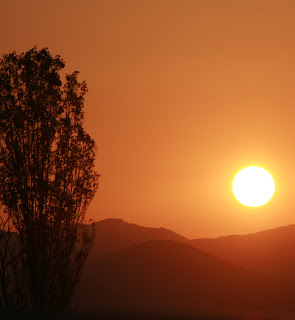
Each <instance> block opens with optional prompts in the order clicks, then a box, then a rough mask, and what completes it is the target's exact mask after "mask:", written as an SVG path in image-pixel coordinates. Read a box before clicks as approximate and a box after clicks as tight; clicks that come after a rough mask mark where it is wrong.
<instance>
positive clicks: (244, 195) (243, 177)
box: [232, 166, 275, 207]
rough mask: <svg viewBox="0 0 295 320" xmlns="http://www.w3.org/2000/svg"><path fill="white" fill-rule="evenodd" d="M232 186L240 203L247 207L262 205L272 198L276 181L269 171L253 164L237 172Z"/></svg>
mask: <svg viewBox="0 0 295 320" xmlns="http://www.w3.org/2000/svg"><path fill="white" fill-rule="evenodd" d="M232 188H233V193H234V195H235V197H236V198H237V200H238V201H239V202H240V203H242V204H243V205H245V206H247V207H260V206H262V205H264V204H266V203H267V202H268V201H269V200H270V199H271V198H272V196H273V194H274V192H275V182H274V179H273V177H272V176H271V174H270V173H269V172H268V171H266V170H265V169H263V168H261V167H254V166H251V167H247V168H244V169H242V170H241V171H239V172H238V173H237V175H236V176H235V178H234V181H233V185H232Z"/></svg>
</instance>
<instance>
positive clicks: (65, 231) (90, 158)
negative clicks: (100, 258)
mask: <svg viewBox="0 0 295 320" xmlns="http://www.w3.org/2000/svg"><path fill="white" fill-rule="evenodd" d="M64 67H65V63H64V61H63V60H62V59H61V58H60V57H59V56H56V57H52V56H51V54H50V52H49V51H48V49H46V48H45V49H41V50H38V49H37V48H33V49H31V50H29V51H28V52H25V53H22V54H20V55H18V54H16V53H15V52H13V53H11V54H7V55H4V56H3V58H2V60H0V202H1V204H2V206H3V209H4V212H5V213H6V214H7V215H8V216H9V217H10V219H11V221H12V224H13V227H14V228H15V231H16V232H17V233H18V234H19V246H20V253H21V261H22V266H23V277H24V279H26V281H27V283H28V292H29V301H30V305H31V307H32V308H33V309H34V308H52V307H56V308H59V307H60V308H66V307H67V306H68V305H69V302H70V297H71V296H72V295H73V293H74V292H75V289H76V288H77V285H78V281H79V275H80V273H81V270H82V267H83V265H84V262H85V259H86V257H87V255H88V253H89V250H90V248H91V245H92V242H93V234H88V230H89V228H86V227H85V224H84V222H85V213H86V210H87V208H88V206H89V204H90V202H91V200H92V198H93V196H94V194H95V192H96V190H97V186H98V174H97V173H96V172H95V170H94V159H95V150H96V149H95V142H94V141H93V140H92V139H91V137H90V136H89V135H88V134H87V133H86V132H85V130H84V128H83V119H84V111H83V108H84V95H85V94H86V92H87V87H86V83H85V82H79V81H78V78H77V76H78V72H77V71H76V72H73V73H72V74H68V75H66V76H65V80H64V82H62V80H61V75H60V74H61V70H62V69H63V68H64Z"/></svg>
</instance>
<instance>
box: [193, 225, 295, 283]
mask: <svg viewBox="0 0 295 320" xmlns="http://www.w3.org/2000/svg"><path fill="white" fill-rule="evenodd" d="M191 243H192V244H193V245H194V246H195V247H197V248H199V249H201V250H204V251H206V252H208V253H211V254H213V255H215V256H217V257H219V258H222V259H225V260H227V261H230V262H232V263H234V264H236V265H239V266H242V267H244V268H246V269H248V270H252V271H255V272H258V273H260V274H262V275H269V276H277V277H285V278H294V279H295V251H294V248H295V225H290V226H285V227H279V228H275V229H271V230H266V231H261V232H257V233H253V234H247V235H233V236H226V237H220V238H216V239H196V240H192V241H191Z"/></svg>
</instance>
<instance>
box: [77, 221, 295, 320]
mask: <svg viewBox="0 0 295 320" xmlns="http://www.w3.org/2000/svg"><path fill="white" fill-rule="evenodd" d="M95 230H96V239H95V243H94V246H93V249H92V252H91V254H90V255H89V257H88V260H87V264H86V267H85V270H84V272H83V275H82V278H81V282H80V286H79V290H78V292H77V294H76V296H75V297H74V304H75V305H76V306H77V308H78V310H82V311H86V310H87V311H88V312H93V313H99V312H100V313H101V312H103V313H106V314H107V313H109V312H112V313H114V314H120V315H122V314H131V313H136V314H147V313H152V314H153V315H155V314H182V315H184V314H188V315H200V314H215V315H216V314H217V315H218V316H219V318H220V317H221V315H224V314H226V315H227V319H228V317H229V316H231V317H234V316H235V317H238V318H239V319H248V318H249V319H250V318H251V317H252V318H253V317H256V318H257V319H264V318H263V317H265V319H266V317H268V318H267V319H272V318H271V317H274V318H273V319H277V318H279V319H289V317H291V318H290V319H294V315H295V306H294V301H295V292H294V291H295V290H294V289H293V287H294V284H295V281H294V279H295V258H294V257H295V254H294V253H293V252H292V249H293V247H294V244H295V226H294V225H291V226H286V227H280V228H276V229H272V230H266V231H262V232H258V233H255V234H249V235H241V236H239V235H234V236H226V237H219V238H215V239H194V240H190V239H187V238H185V237H183V236H181V235H179V234H177V233H175V232H173V231H170V230H167V229H164V228H147V227H143V226H138V225H136V224H132V223H127V222H124V221H123V220H121V219H107V220H103V221H99V222H97V223H96V224H95ZM241 317H242V318H241ZM259 317H260V318H259ZM215 318H216V317H214V319H215ZM219 318H218V319H219ZM210 319H211V318H210ZM220 319H221V318H220Z"/></svg>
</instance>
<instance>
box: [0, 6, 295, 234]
mask: <svg viewBox="0 0 295 320" xmlns="http://www.w3.org/2000/svg"><path fill="white" fill-rule="evenodd" d="M0 14H1V19H0V54H1V56H2V55H3V54H4V53H9V52H11V51H14V50H16V51H17V53H21V52H24V51H27V50H29V49H31V48H32V47H34V46H35V45H36V46H37V47H38V48H42V47H48V48H49V50H50V52H51V53H52V54H53V55H56V54H59V55H61V57H62V58H63V59H64V60H65V62H66V72H68V73H69V72H72V71H74V70H79V71H80V75H79V79H80V80H81V81H82V80H85V81H86V82H87V84H88V89H89V92H88V94H87V96H86V102H85V127H86V129H87V131H88V132H89V133H90V135H91V136H92V137H93V138H94V139H95V141H96V144H97V146H98V153H97V161H96V169H97V171H98V172H99V173H100V174H101V179H100V187H99V190H98V192H97V194H96V196H95V198H94V200H93V202H92V204H91V206H90V208H89V210H88V218H92V219H94V220H101V219H105V218H110V217H113V218H122V219H124V220H126V221H128V222H134V223H137V224H141V225H145V226H151V227H160V226H161V227H165V228H169V229H172V230H174V231H176V232H178V233H181V234H183V235H185V236H187V237H190V238H198V237H203V236H210V237H211V236H212V237H213V236H219V235H227V234H243V233H250V232H256V231H260V230H264V229H269V228H273V227H277V226H282V225H288V224H293V223H294V222H295V19H294V16H295V1H293V0H290V1H282V0H276V1H272V0H247V1H242V0H241V1H239V0H202V1H199V0H140V1H139V0H115V1H114V0H104V1H101V0H93V1H90V0H84V1H77V0H64V1H60V0H58V1H57V0H42V1H41V0H26V1H23V0H19V1H15V0H9V1H3V0H1V1H0ZM251 165H257V166H262V167H263V168H265V169H267V170H268V171H269V172H270V173H271V174H272V176H273V178H274V180H275V183H276V191H275V194H274V197H273V199H272V200H271V201H270V202H269V203H268V204H266V205H265V206H262V207H258V208H249V207H245V206H243V205H241V204H240V203H239V202H238V201H237V200H236V199H235V198H234V195H233V193H232V188H231V185H232V181H233V178H234V176H235V174H236V173H237V172H238V171H239V170H240V169H242V168H243V167H246V166H251Z"/></svg>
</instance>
